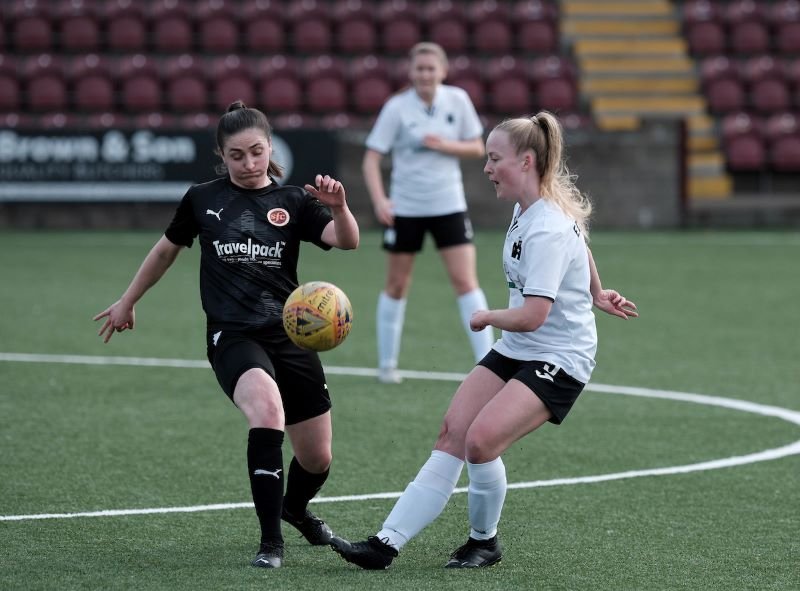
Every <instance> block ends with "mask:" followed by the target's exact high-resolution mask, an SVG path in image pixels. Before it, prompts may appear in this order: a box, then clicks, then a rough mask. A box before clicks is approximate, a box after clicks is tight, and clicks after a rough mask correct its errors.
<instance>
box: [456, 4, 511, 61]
mask: <svg viewBox="0 0 800 591" xmlns="http://www.w3.org/2000/svg"><path fill="white" fill-rule="evenodd" d="M467 19H468V21H469V24H470V29H471V35H472V47H473V49H474V50H475V51H477V52H479V53H489V54H502V53H509V52H510V51H511V50H512V48H513V43H514V32H513V29H512V20H511V12H510V10H509V7H508V6H507V5H506V4H505V3H503V2H497V1H496V0H473V2H472V3H471V4H470V5H469V7H468V8H467Z"/></svg>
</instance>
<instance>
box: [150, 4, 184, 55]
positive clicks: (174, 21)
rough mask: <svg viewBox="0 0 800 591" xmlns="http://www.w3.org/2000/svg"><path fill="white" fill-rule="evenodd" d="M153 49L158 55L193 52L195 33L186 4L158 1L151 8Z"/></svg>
mask: <svg viewBox="0 0 800 591" xmlns="http://www.w3.org/2000/svg"><path fill="white" fill-rule="evenodd" d="M150 19H151V22H152V40H153V47H154V49H155V51H156V52H158V53H185V52H190V51H192V50H193V44H194V32H193V30H192V20H191V16H190V13H189V9H188V7H187V5H186V4H181V3H177V2H174V1H173V0H156V1H155V2H154V3H153V5H152V6H151V10H150Z"/></svg>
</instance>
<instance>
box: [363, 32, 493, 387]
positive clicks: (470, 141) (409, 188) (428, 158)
mask: <svg viewBox="0 0 800 591" xmlns="http://www.w3.org/2000/svg"><path fill="white" fill-rule="evenodd" d="M410 56H411V64H410V74H409V76H410V79H411V83H412V86H411V88H409V89H408V90H406V91H404V92H401V93H399V94H397V95H395V96H393V97H392V98H390V99H389V100H388V101H387V103H386V104H385V105H384V106H383V109H381V112H380V115H379V116H378V119H377V121H376V122H375V126H374V127H373V128H372V131H371V132H370V134H369V136H368V137H367V141H366V144H367V151H366V153H365V155H364V162H363V172H364V180H365V182H366V185H367V189H368V190H369V194H370V198H371V199H372V204H373V207H374V210H375V216H376V217H377V218H378V221H379V222H380V223H381V224H382V225H383V226H384V227H385V230H384V236H383V248H384V249H385V250H386V251H387V253H388V260H387V264H388V269H387V274H386V283H385V286H384V289H383V291H382V293H381V295H380V297H379V299H378V309H377V337H378V366H379V372H378V378H379V379H380V381H382V382H385V383H393V382H398V381H400V379H399V377H398V374H397V371H396V368H397V361H398V357H399V354H400V340H401V334H402V331H403V320H404V317H405V309H406V297H407V294H408V290H409V287H410V285H411V272H412V269H413V266H414V258H415V256H416V254H417V253H418V252H419V251H420V250H421V249H422V245H423V240H424V238H425V235H426V234H427V233H428V232H430V233H431V235H432V237H433V239H434V242H435V244H436V248H437V249H438V250H439V254H440V255H441V257H442V261H443V262H444V265H445V268H446V269H447V274H448V276H449V278H450V283H451V284H452V286H453V289H454V291H455V292H456V294H457V300H458V308H459V312H460V315H461V319H462V322H463V324H464V328H465V330H466V332H467V334H468V336H469V340H470V344H471V346H472V352H473V354H474V358H475V360H476V361H478V360H480V359H482V358H483V356H484V355H485V354H486V353H487V352H488V351H489V349H490V348H491V347H492V344H493V343H494V332H493V330H492V328H491V327H486V328H484V329H483V330H480V331H472V330H470V326H469V319H470V317H471V316H472V313H473V312H475V311H476V310H481V309H484V308H486V307H487V304H486V296H485V295H484V293H483V291H482V290H481V288H480V286H479V285H478V274H477V270H476V262H475V258H476V255H475V246H474V245H473V244H472V237H473V233H472V225H471V223H470V220H469V217H468V216H467V201H466V199H465V197H464V185H463V183H462V180H461V167H460V164H459V159H460V158H480V157H481V156H483V154H484V150H483V126H482V125H481V122H480V119H478V114H477V113H476V112H475V107H474V106H473V105H472V102H471V101H470V99H469V95H467V93H466V92H465V91H464V90H462V89H461V88H457V87H455V86H448V85H445V84H442V81H443V80H444V78H445V76H446V75H447V56H446V55H445V52H444V50H443V49H442V48H441V47H440V46H439V45H436V44H435V43H419V44H417V45H415V46H414V47H413V48H412V49H411V52H410ZM388 152H391V154H392V177H391V185H390V190H389V196H388V197H387V195H386V193H385V189H384V184H383V178H382V175H381V168H380V162H381V158H382V157H383V155H384V154H386V153H388Z"/></svg>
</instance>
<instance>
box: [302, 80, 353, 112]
mask: <svg viewBox="0 0 800 591" xmlns="http://www.w3.org/2000/svg"><path fill="white" fill-rule="evenodd" d="M305 94H306V100H307V103H308V110H309V111H310V112H311V113H315V114H322V113H332V112H336V111H346V110H347V107H348V99H349V96H348V92H347V86H346V84H345V81H344V80H343V79H342V78H335V77H326V78H320V79H308V80H307V81H306V86H305Z"/></svg>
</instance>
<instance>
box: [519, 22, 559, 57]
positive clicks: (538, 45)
mask: <svg viewBox="0 0 800 591" xmlns="http://www.w3.org/2000/svg"><path fill="white" fill-rule="evenodd" d="M516 43H517V46H518V47H519V48H520V50H522V51H525V52H529V53H542V54H547V53H553V52H555V51H557V50H558V26H557V25H556V24H555V23H554V22H553V21H549V20H522V21H519V22H518V23H517V36H516Z"/></svg>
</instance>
